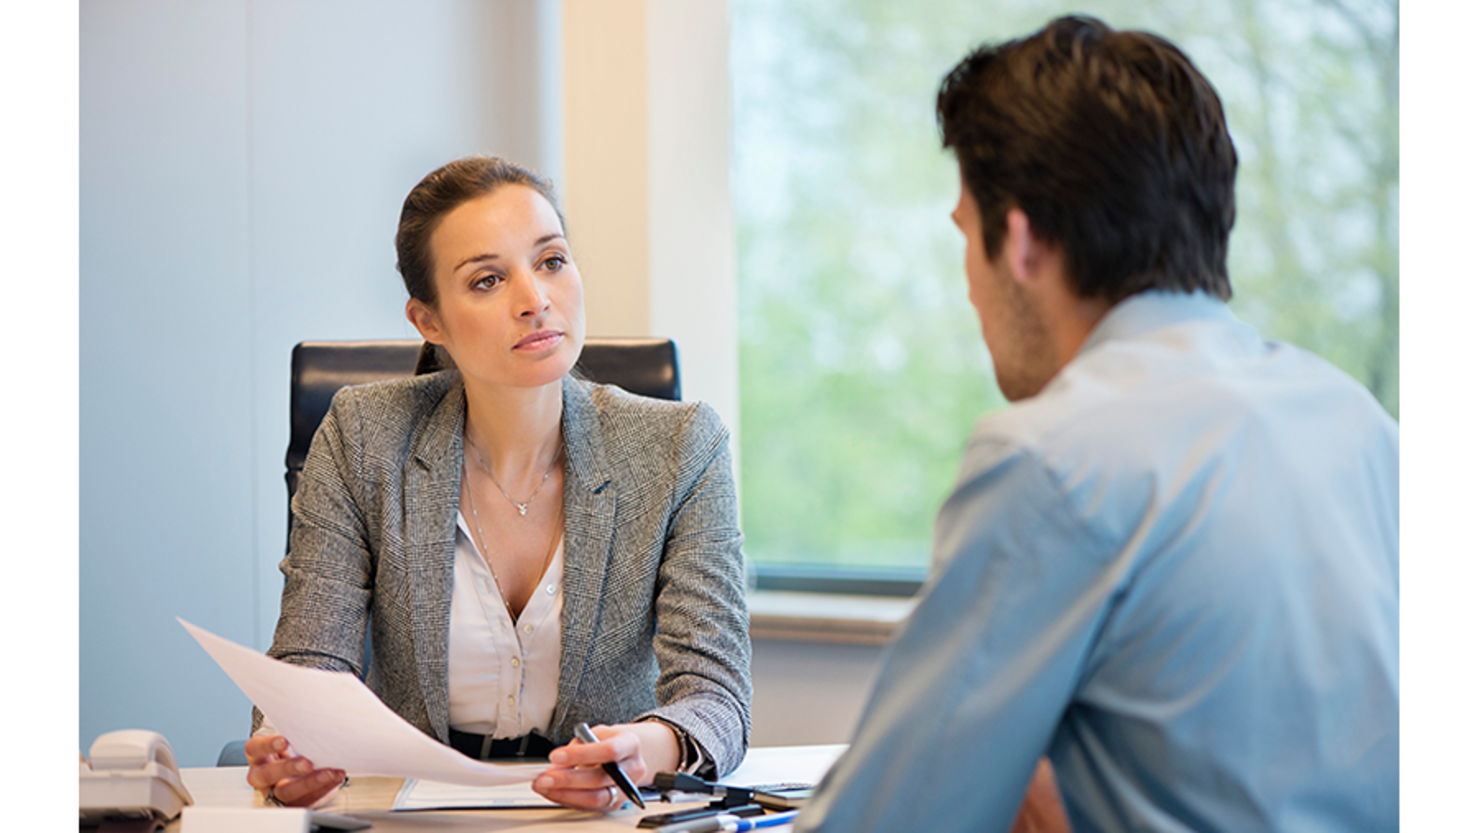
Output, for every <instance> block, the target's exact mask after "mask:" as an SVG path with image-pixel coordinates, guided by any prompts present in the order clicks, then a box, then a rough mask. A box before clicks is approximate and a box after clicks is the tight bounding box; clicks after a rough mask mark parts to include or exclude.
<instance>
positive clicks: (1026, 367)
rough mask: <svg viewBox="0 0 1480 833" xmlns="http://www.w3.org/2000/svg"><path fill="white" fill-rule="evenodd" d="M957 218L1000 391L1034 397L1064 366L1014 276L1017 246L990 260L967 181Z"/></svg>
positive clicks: (970, 294) (970, 287) (968, 277)
mask: <svg viewBox="0 0 1480 833" xmlns="http://www.w3.org/2000/svg"><path fill="white" fill-rule="evenodd" d="M951 219H953V220H955V221H956V227H957V228H959V229H961V233H962V234H964V235H966V285H967V297H968V298H970V299H971V305H972V306H973V307H976V315H977V318H979V319H980V320H981V325H982V338H983V340H985V341H986V343H987V352H988V353H990V354H991V356H992V368H993V370H994V371H996V374H997V387H999V388H1001V389H1002V395H1003V396H1005V397H1007V399H1008V400H1009V401H1013V402H1016V401H1018V400H1019V399H1025V398H1027V397H1029V396H1033V395H1034V394H1036V393H1038V392H1039V391H1040V390H1042V389H1043V386H1044V385H1046V384H1047V383H1048V380H1049V379H1051V378H1053V375H1054V373H1056V372H1057V371H1058V364H1057V363H1056V362H1055V361H1054V352H1053V345H1052V342H1051V340H1050V339H1049V335H1048V328H1047V326H1046V325H1045V324H1044V319H1043V315H1042V313H1041V311H1040V310H1039V309H1038V306H1037V304H1035V303H1033V299H1032V298H1031V297H1029V295H1028V293H1027V292H1026V291H1025V290H1024V288H1023V287H1022V285H1020V284H1019V283H1018V281H1016V280H1015V279H1014V278H1013V275H1012V274H1011V271H1010V268H1009V256H1008V255H1009V251H1008V250H1009V248H1010V246H1011V245H1012V241H1011V240H1005V241H1004V244H1003V246H1002V248H1001V250H999V251H998V252H997V257H996V258H990V257H988V256H987V246H986V241H985V239H984V237H983V235H982V218H981V211H980V210H979V209H978V207H977V204H976V199H975V198H973V197H972V196H971V191H970V189H968V188H967V187H966V184H965V183H964V182H963V183H962V184H961V199H960V201H959V202H958V203H957V204H956V210H955V211H952V212H951Z"/></svg>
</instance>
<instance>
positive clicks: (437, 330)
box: [406, 298, 442, 344]
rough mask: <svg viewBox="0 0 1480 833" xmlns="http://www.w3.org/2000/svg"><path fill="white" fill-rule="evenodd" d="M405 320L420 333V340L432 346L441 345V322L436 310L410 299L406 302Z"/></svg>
mask: <svg viewBox="0 0 1480 833" xmlns="http://www.w3.org/2000/svg"><path fill="white" fill-rule="evenodd" d="M406 320H407V321H410V322H411V326H413V327H415V328H416V331H417V332H418V333H421V337H422V338H424V339H426V340H427V341H430V342H431V343H433V344H441V343H442V321H441V319H440V318H438V317H437V312H436V310H433V309H432V308H431V307H429V306H427V305H426V304H425V303H423V302H421V301H419V300H417V299H415V298H412V299H411V300H409V301H407V302H406Z"/></svg>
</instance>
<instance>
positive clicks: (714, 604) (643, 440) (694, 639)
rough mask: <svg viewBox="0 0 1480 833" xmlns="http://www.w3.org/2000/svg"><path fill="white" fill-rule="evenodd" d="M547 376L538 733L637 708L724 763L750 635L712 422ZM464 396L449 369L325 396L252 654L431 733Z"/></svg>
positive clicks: (439, 691)
mask: <svg viewBox="0 0 1480 833" xmlns="http://www.w3.org/2000/svg"><path fill="white" fill-rule="evenodd" d="M563 387H564V401H565V409H564V416H563V422H562V428H563V430H564V435H565V447H566V463H565V567H564V572H563V574H562V575H563V579H564V582H565V587H564V594H565V600H564V605H563V612H562V615H561V628H562V634H561V639H562V642H561V657H560V687H559V693H558V697H557V702H556V705H555V712H554V717H553V718H552V724H551V726H550V735H551V738H552V740H554V741H555V742H556V743H564V742H566V741H567V740H569V739H570V737H571V735H572V730H573V728H574V726H575V724H577V723H579V722H581V721H587V722H590V723H593V724H594V723H622V722H628V721H631V720H635V719H638V718H641V717H648V716H652V717H657V718H660V719H662V720H664V721H667V722H669V723H672V724H674V725H676V726H678V727H679V728H681V729H683V730H684V731H685V732H687V733H688V734H689V736H690V737H691V738H692V739H693V740H694V741H695V742H696V743H697V744H698V745H699V746H700V747H701V748H702V750H703V751H704V753H705V755H706V756H708V758H709V760H711V761H713V762H714V764H715V766H716V768H717V770H718V774H719V775H723V774H725V773H728V772H729V771H730V770H732V769H734V768H735V767H736V766H738V765H739V763H740V761H741V759H742V758H743V757H744V755H745V749H746V745H747V743H748V739H749V734H750V637H749V617H748V614H747V612H746V607H745V590H744V564H743V556H742V555H741V550H740V546H741V541H742V536H741V533H740V528H739V523H738V519H737V511H736V494H735V483H734V476H733V473H732V471H731V463H730V455H729V449H728V435H727V432H726V431H725V428H724V425H723V424H722V423H721V422H720V420H719V417H718V416H717V415H715V413H714V412H713V411H712V410H711V409H710V408H708V407H707V406H705V405H703V404H702V403H699V404H695V403H678V402H662V401H659V400H655V399H647V398H643V397H638V396H633V395H631V394H629V393H627V392H626V391H623V390H621V389H620V388H615V387H610V386H605V385H594V384H591V383H588V382H581V381H577V380H574V379H571V378H569V377H567V378H566V379H565V381H564V383H563ZM464 402H465V400H464V394H463V385H462V378H461V376H460V375H459V374H458V373H457V372H456V371H446V372H443V373H437V374H432V375H426V376H417V377H412V378H407V379H397V380H394V381H390V382H380V383H375V384H370V385H363V386H358V387H353V388H346V389H344V390H342V391H340V392H339V393H338V395H336V396H335V397H334V403H333V405H332V406H331V407H330V409H329V413H328V415H327V416H326V417H325V418H324V422H323V425H322V426H321V427H320V428H319V431H318V433H317V434H316V435H315V436H314V440H313V444H312V446H311V448H310V450H309V453H308V460H307V462H306V464H305V466H304V471H303V481H302V485H301V486H300V487H299V489H298V492H297V494H296V495H295V496H294V498H293V504H292V512H293V525H292V526H293V529H292V534H291V536H290V545H289V552H288V556H287V557H286V558H285V559H283V562H282V565H281V568H282V571H283V574H284V576H285V577H286V584H285V586H284V588H283V600H282V613H281V616H280V617H279V619H278V625H277V632H276V634H275V635H274V638H273V644H272V649H271V650H270V651H269V652H268V653H269V655H270V656H274V657H278V658H280V659H285V660H288V661H290V662H294V663H299V664H302V665H310V666H314V667H318V668H329V669H334V670H339V671H350V672H354V673H356V674H363V676H364V677H365V680H366V684H367V685H369V687H370V688H371V689H372V690H373V691H374V692H375V693H376V694H377V695H379V697H380V698H381V699H382V700H383V701H385V703H386V705H388V706H390V708H391V709H392V710H394V711H395V712H396V713H398V714H400V715H401V716H402V717H404V718H406V720H408V721H409V722H411V723H412V724H413V725H415V726H417V727H418V728H420V729H421V730H422V731H424V732H426V733H427V734H428V735H431V736H432V737H435V738H437V739H439V740H441V741H442V742H444V743H445V742H447V737H448V735H447V728H448V724H447V721H448V683H447V633H448V629H449V626H450V622H451V611H452V582H453V558H454V553H455V548H456V538H457V505H458V495H459V489H460V483H461V480H460V477H459V473H460V470H461V466H462V460H463V448H462V437H463V418H464V412H465V407H464ZM367 619H368V623H369V626H370V632H371V644H372V651H371V656H372V659H371V662H370V667H369V668H368V669H362V668H361V667H360V666H361V665H362V661H363V648H364V640H365V628H366V623H367ZM259 720H260V716H259V717H254V721H253V724H254V727H255V725H256V724H257V722H258V721H259ZM289 740H291V738H290V739H289Z"/></svg>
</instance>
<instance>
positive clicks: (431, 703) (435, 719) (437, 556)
mask: <svg viewBox="0 0 1480 833" xmlns="http://www.w3.org/2000/svg"><path fill="white" fill-rule="evenodd" d="M464 402H465V398H464V393H463V386H462V383H461V381H460V380H459V381H458V382H457V383H456V384H455V385H454V387H453V388H452V389H451V390H449V391H448V392H447V395H446V396H444V397H443V398H442V401H441V402H440V403H439V404H438V405H437V407H436V409H435V410H434V411H433V412H432V414H431V416H430V417H429V418H428V419H427V421H426V422H425V423H424V426H423V429H422V431H421V432H420V433H419V434H418V436H417V437H416V439H415V440H413V444H412V449H411V460H410V462H409V463H408V465H407V467H406V477H405V492H404V495H403V500H404V501H405V504H404V506H405V512H406V528H405V536H406V537H405V539H404V540H405V547H406V569H407V573H408V575H407V579H408V582H407V583H408V584H409V586H410V595H411V609H410V611H409V616H410V621H409V622H405V623H402V626H404V627H409V628H410V630H411V637H412V649H413V650H414V651H415V654H416V655H415V657H414V658H413V657H401V658H398V659H399V660H401V661H402V662H408V663H409V662H412V661H414V662H415V665H416V670H417V678H418V679H419V681H420V683H421V690H422V696H423V697H424V698H425V701H426V711H427V718H428V720H429V722H430V723H431V725H432V728H433V729H434V730H435V731H436V733H437V736H438V737H439V738H441V740H442V741H443V742H444V743H446V742H447V740H448V735H447V725H448V719H449V718H448V711H447V709H448V705H447V704H448V700H449V697H450V693H449V690H448V682H447V632H448V628H449V627H450V626H451V617H452V582H453V562H454V559H455V558H456V555H457V502H458V497H459V494H460V492H461V488H462V480H461V478H460V475H461V473H462V458H463V449H462V444H463V442H462V438H463V419H464V415H465V413H466V408H465V406H464Z"/></svg>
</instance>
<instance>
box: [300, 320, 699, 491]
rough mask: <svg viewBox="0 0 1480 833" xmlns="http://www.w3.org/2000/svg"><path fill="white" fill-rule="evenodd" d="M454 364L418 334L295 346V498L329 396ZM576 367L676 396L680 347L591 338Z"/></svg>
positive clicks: (662, 341)
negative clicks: (415, 335)
mask: <svg viewBox="0 0 1480 833" xmlns="http://www.w3.org/2000/svg"><path fill="white" fill-rule="evenodd" d="M450 366H451V363H450V362H449V361H448V359H447V357H446V353H445V352H444V351H442V350H441V349H440V348H437V347H435V346H434V345H432V344H428V343H426V342H422V341H417V340H413V339H405V340H386V341H305V342H302V343H301V344H299V345H298V346H296V347H294V348H293V375H292V380H291V382H290V387H289V391H290V395H289V402H288V410H289V412H290V434H289V438H288V457H287V467H288V468H287V472H286V474H285V475H284V477H285V478H286V480H287V481H288V498H289V499H290V500H291V499H292V497H293V493H294V492H296V491H298V479H299V478H300V477H301V476H302V473H303V462H304V460H305V459H307V458H308V446H309V443H310V442H312V440H313V435H314V432H315V431H318V430H319V423H321V422H323V421H324V415H325V414H327V413H328V412H329V402H330V401H331V400H333V399H334V394H335V393H337V392H338V391H339V389H340V388H342V387H346V386H348V385H363V384H365V383H367V382H378V381H380V380H382V379H394V378H396V377H398V376H412V375H419V374H422V373H435V372H436V371H439V370H442V369H444V368H446V367H450ZM576 371H577V372H578V373H580V374H581V375H582V376H584V377H585V378H587V379H590V380H591V381H593V382H600V383H602V384H606V385H616V386H617V387H620V388H623V389H625V390H627V391H630V392H631V393H635V394H639V395H641V396H651V397H653V398H655V399H668V400H673V401H677V400H678V399H679V398H680V394H681V389H680V387H679V381H678V346H677V345H675V344H674V343H673V341H671V340H670V339H666V338H588V339H586V344H585V347H584V348H583V349H582V351H581V358H580V359H579V360H578V361H577V362H576Z"/></svg>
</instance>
